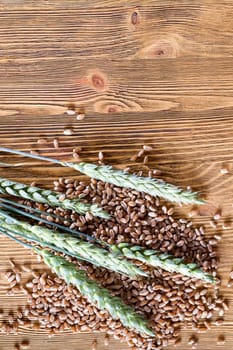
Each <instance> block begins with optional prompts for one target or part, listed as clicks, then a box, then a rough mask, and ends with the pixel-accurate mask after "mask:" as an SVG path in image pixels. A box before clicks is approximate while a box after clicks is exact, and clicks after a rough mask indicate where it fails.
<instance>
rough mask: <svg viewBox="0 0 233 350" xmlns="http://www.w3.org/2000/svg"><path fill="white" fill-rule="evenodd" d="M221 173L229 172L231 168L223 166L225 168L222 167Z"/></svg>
mask: <svg viewBox="0 0 233 350" xmlns="http://www.w3.org/2000/svg"><path fill="white" fill-rule="evenodd" d="M220 173H221V174H228V173H229V170H228V169H227V168H226V167H223V168H221V169H220Z"/></svg>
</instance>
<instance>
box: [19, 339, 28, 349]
mask: <svg viewBox="0 0 233 350" xmlns="http://www.w3.org/2000/svg"><path fill="white" fill-rule="evenodd" d="M29 344H30V343H29V340H28V339H24V340H22V341H21V344H20V345H21V348H22V349H28V347H29Z"/></svg>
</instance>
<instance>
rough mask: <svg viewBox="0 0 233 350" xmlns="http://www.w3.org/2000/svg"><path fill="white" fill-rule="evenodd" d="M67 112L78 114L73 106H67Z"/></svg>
mask: <svg viewBox="0 0 233 350" xmlns="http://www.w3.org/2000/svg"><path fill="white" fill-rule="evenodd" d="M66 114H68V115H75V114H76V112H75V109H74V108H72V107H69V108H67V110H66Z"/></svg>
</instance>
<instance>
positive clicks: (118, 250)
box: [111, 243, 216, 283]
mask: <svg viewBox="0 0 233 350" xmlns="http://www.w3.org/2000/svg"><path fill="white" fill-rule="evenodd" d="M111 249H112V252H114V253H115V254H117V255H121V256H125V257H127V258H129V259H137V260H139V261H142V262H143V263H145V264H148V265H151V266H154V267H160V268H162V269H164V270H166V271H169V272H176V273H181V274H182V275H184V276H189V277H192V278H197V279H200V280H202V281H204V282H208V283H215V282H216V281H215V278H214V277H213V276H212V275H210V274H208V273H206V272H204V271H202V270H201V269H200V268H199V266H198V265H197V264H194V263H191V264H185V263H184V261H183V259H181V258H175V257H173V256H172V255H169V254H165V253H161V252H159V251H156V250H153V249H146V248H143V247H141V246H134V245H130V244H128V243H119V244H113V245H111Z"/></svg>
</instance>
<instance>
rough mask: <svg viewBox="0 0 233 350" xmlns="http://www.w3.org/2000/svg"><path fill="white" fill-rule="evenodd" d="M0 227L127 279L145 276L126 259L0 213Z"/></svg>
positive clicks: (68, 236) (65, 234) (65, 235)
mask: <svg viewBox="0 0 233 350" xmlns="http://www.w3.org/2000/svg"><path fill="white" fill-rule="evenodd" d="M0 227H2V228H5V229H8V230H11V232H12V231H14V232H17V234H18V235H20V236H22V237H24V238H26V239H27V240H33V241H35V242H37V243H39V244H40V243H41V244H43V245H44V246H46V245H47V246H50V247H51V248H52V249H54V250H57V251H63V252H65V253H66V254H67V255H70V256H73V257H76V258H78V259H79V258H80V257H81V258H82V259H83V260H86V261H88V262H91V263H92V264H93V265H97V266H101V267H105V268H107V269H109V270H111V271H114V272H118V273H121V274H124V275H127V276H129V277H136V276H138V275H141V276H147V274H146V273H145V272H144V271H142V270H141V269H139V268H138V267H137V266H136V265H134V264H133V263H132V262H130V261H128V260H126V259H119V257H117V256H116V255H115V254H113V253H111V252H109V251H107V250H106V249H103V248H101V247H98V246H97V245H96V244H93V243H90V242H86V241H83V240H81V239H79V238H77V237H74V236H72V235H70V234H67V233H60V232H56V231H53V230H51V229H47V228H45V227H42V226H38V225H31V224H29V223H27V222H25V221H21V220H17V219H15V218H13V217H12V216H10V215H9V214H7V213H5V212H4V211H0Z"/></svg>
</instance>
